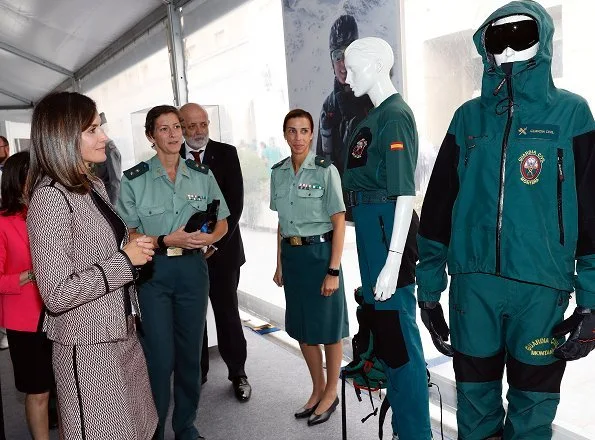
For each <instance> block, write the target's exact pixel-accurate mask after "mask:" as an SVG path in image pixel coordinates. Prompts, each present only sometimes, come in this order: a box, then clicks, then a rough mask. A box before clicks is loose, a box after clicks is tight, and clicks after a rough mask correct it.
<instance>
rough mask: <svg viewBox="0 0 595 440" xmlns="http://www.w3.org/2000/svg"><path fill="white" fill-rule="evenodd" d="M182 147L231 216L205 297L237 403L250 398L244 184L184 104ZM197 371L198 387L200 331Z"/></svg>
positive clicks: (213, 254) (195, 110)
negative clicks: (241, 304) (242, 290)
mask: <svg viewBox="0 0 595 440" xmlns="http://www.w3.org/2000/svg"><path fill="white" fill-rule="evenodd" d="M180 113H181V116H182V127H183V131H184V138H185V139H186V142H185V143H184V145H182V148H181V149H180V154H181V155H182V157H183V158H188V159H192V158H194V160H196V161H197V162H200V163H204V164H205V165H208V166H209V168H210V169H211V171H212V172H213V174H214V175H215V179H216V180H217V183H218V184H219V187H220V188H221V192H223V196H224V197H225V201H226V202H227V206H228V207H229V210H230V212H231V215H230V216H229V217H228V218H227V224H228V232H227V234H226V235H225V236H224V237H223V238H222V239H221V240H220V241H219V242H218V243H216V246H217V247H218V250H217V251H214V250H211V251H209V252H207V254H206V256H207V257H208V259H207V262H208V265H209V280H210V290H209V297H210V299H211V305H212V306H213V312H214V313H215V323H216V326H217V340H218V344H219V352H220V353H221V357H222V358H223V360H224V361H225V363H226V364H227V369H228V378H229V380H231V381H232V385H233V389H234V393H235V396H236V398H237V399H238V400H239V401H240V402H246V401H248V399H250V395H251V393H252V388H251V387H250V384H249V383H248V378H247V377H246V372H245V371H244V366H245V363H246V339H245V338H244V333H243V331H242V323H241V321H240V314H239V311H238V294H237V290H238V283H239V280H240V267H241V266H242V264H244V263H245V262H246V258H245V256H244V246H243V244H242V236H241V235H240V228H239V225H238V222H239V220H240V216H241V215H242V209H243V207H244V183H243V180H242V170H241V168H240V161H239V159H238V153H237V151H236V149H235V147H233V146H232V145H228V144H223V143H221V142H216V141H213V140H211V139H209V116H208V114H207V112H206V111H205V109H204V108H203V107H201V106H200V105H198V104H194V103H188V104H186V105H184V106H182V108H180ZM201 367H202V373H203V383H204V382H205V381H206V378H207V372H208V370H209V352H208V343H207V330H206V328H205V333H204V341H203V348H202V360H201Z"/></svg>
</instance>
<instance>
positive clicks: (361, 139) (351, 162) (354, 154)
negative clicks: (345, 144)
mask: <svg viewBox="0 0 595 440" xmlns="http://www.w3.org/2000/svg"><path fill="white" fill-rule="evenodd" d="M352 139H353V140H352V141H351V145H349V156H348V157H347V168H348V169H349V168H358V167H361V166H364V165H365V164H366V163H367V162H368V147H369V146H370V144H371V143H372V132H371V131H370V129H369V128H368V127H363V128H362V129H361V130H359V131H358V132H357V134H356V135H355V136H354V137H353V138H352Z"/></svg>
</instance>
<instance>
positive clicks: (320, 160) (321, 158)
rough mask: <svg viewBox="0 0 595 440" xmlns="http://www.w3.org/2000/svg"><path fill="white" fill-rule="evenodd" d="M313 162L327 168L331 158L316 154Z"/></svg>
mask: <svg viewBox="0 0 595 440" xmlns="http://www.w3.org/2000/svg"><path fill="white" fill-rule="evenodd" d="M314 163H315V164H316V165H318V166H319V167H322V168H328V167H330V166H331V164H332V163H333V161H332V160H330V159H327V158H325V157H324V156H316V157H315V158H314Z"/></svg>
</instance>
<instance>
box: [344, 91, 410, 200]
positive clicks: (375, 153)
mask: <svg viewBox="0 0 595 440" xmlns="http://www.w3.org/2000/svg"><path fill="white" fill-rule="evenodd" d="M353 133H354V134H353V135H352V136H351V137H350V139H349V143H348V145H349V148H348V150H347V159H346V168H345V172H344V174H343V187H344V188H345V189H346V190H349V191H375V190H386V191H387V192H388V196H389V197H391V198H396V197H398V196H414V195H415V181H414V175H415V165H416V164H417V149H418V144H417V128H416V127H415V119H414V117H413V112H412V111H411V109H410V108H409V106H408V105H407V103H406V102H405V101H403V98H402V97H401V95H399V94H398V93H395V94H394V95H392V96H389V97H388V98H387V99H385V100H384V102H382V104H380V105H379V106H378V107H376V108H374V109H372V111H370V113H369V114H368V116H367V117H366V119H364V120H363V121H362V122H360V123H359V125H358V126H357V127H356V129H355V130H354V131H353Z"/></svg>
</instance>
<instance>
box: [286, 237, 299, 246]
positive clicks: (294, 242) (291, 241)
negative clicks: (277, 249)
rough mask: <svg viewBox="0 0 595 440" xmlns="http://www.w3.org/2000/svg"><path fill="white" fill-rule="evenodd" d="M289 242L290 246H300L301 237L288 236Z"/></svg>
mask: <svg viewBox="0 0 595 440" xmlns="http://www.w3.org/2000/svg"><path fill="white" fill-rule="evenodd" d="M289 244H290V245H292V246H301V245H302V237H289Z"/></svg>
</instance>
